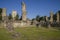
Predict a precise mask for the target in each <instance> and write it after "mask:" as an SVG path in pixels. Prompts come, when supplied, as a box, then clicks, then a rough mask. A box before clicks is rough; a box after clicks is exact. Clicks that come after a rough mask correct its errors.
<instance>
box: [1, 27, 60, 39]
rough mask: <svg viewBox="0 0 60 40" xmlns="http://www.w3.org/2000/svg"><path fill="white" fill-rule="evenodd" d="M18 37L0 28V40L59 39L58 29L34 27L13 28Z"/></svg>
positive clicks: (59, 31)
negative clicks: (18, 34)
mask: <svg viewBox="0 0 60 40" xmlns="http://www.w3.org/2000/svg"><path fill="white" fill-rule="evenodd" d="M15 31H16V32H19V33H20V37H19V38H13V37H12V35H11V34H13V33H10V32H8V31H7V30H6V29H5V28H0V40H60V30H55V29H52V28H50V29H48V28H43V27H42V28H36V27H21V28H15Z"/></svg>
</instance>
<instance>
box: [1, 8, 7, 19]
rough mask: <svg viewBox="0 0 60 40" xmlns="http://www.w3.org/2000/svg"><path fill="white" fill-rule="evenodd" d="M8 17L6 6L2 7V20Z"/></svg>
mask: <svg viewBox="0 0 60 40" xmlns="http://www.w3.org/2000/svg"><path fill="white" fill-rule="evenodd" d="M5 17H6V8H2V20H5Z"/></svg>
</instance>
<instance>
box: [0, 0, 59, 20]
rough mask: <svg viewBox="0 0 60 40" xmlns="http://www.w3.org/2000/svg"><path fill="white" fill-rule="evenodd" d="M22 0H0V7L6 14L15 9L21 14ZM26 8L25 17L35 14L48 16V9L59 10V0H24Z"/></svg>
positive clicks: (33, 16) (32, 16) (34, 15)
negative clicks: (4, 9) (5, 10)
mask: <svg viewBox="0 0 60 40" xmlns="http://www.w3.org/2000/svg"><path fill="white" fill-rule="evenodd" d="M22 1H23V0H0V8H6V9H7V15H8V14H9V13H11V12H12V10H16V11H17V12H18V14H19V16H21V14H22V12H21V6H22V5H21V2H22ZM24 2H25V4H26V10H27V18H30V19H31V18H35V17H36V16H37V15H40V16H49V15H50V11H53V12H54V13H56V12H57V11H58V10H60V0H24Z"/></svg>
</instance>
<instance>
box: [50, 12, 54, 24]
mask: <svg viewBox="0 0 60 40" xmlns="http://www.w3.org/2000/svg"><path fill="white" fill-rule="evenodd" d="M50 22H51V23H52V22H53V12H52V11H51V12H50Z"/></svg>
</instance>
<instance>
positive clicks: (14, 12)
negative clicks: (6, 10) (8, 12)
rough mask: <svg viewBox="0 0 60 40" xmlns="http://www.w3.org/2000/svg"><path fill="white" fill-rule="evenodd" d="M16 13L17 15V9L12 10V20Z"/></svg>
mask: <svg viewBox="0 0 60 40" xmlns="http://www.w3.org/2000/svg"><path fill="white" fill-rule="evenodd" d="M16 15H17V11H15V10H13V11H12V18H13V20H15V17H16Z"/></svg>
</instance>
